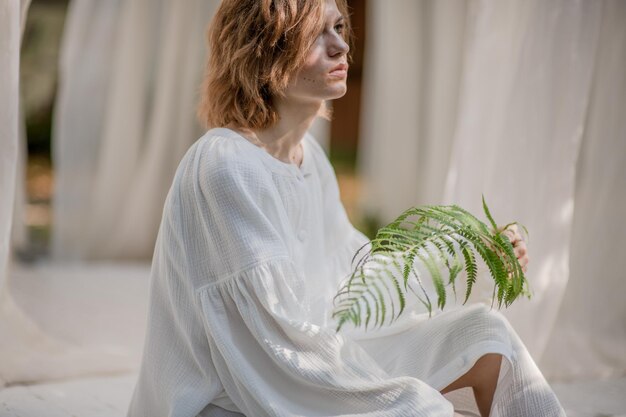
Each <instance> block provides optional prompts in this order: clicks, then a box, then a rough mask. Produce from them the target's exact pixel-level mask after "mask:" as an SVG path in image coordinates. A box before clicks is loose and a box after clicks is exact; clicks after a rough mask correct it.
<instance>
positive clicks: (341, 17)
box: [335, 14, 344, 23]
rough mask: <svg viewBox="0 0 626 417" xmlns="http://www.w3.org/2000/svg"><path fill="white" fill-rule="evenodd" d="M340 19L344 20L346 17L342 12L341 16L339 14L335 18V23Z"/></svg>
mask: <svg viewBox="0 0 626 417" xmlns="http://www.w3.org/2000/svg"><path fill="white" fill-rule="evenodd" d="M340 20H344V17H343V15H342V14H340V15H339V16H337V18H336V19H335V23H337V22H339V21H340Z"/></svg>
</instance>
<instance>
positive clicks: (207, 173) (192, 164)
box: [174, 129, 272, 195]
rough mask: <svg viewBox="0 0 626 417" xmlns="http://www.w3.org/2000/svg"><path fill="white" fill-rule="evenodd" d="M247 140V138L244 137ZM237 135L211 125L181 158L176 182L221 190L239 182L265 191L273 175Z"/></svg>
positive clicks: (187, 186) (240, 185) (186, 186)
mask: <svg viewBox="0 0 626 417" xmlns="http://www.w3.org/2000/svg"><path fill="white" fill-rule="evenodd" d="M243 140H245V139H243ZM243 145H244V144H242V143H241V142H240V141H238V140H237V139H236V138H233V137H229V136H227V135H225V134H223V132H222V131H221V130H220V129H211V130H209V131H207V132H206V133H205V134H204V135H202V136H201V137H200V138H199V139H198V140H196V141H195V142H194V143H193V144H192V145H191V146H190V147H189V149H188V150H187V152H186V153H185V154H184V156H183V158H182V159H181V161H180V163H179V166H178V169H177V172H176V176H175V180H174V182H175V184H174V185H175V186H178V187H181V188H182V189H183V190H184V189H188V190H189V191H192V190H193V189H200V190H202V191H203V192H204V193H209V194H214V195H216V194H219V193H221V192H223V191H224V190H232V189H233V187H235V186H237V187H238V188H241V189H242V191H243V190H244V189H248V190H256V191H257V192H258V191H261V190H263V189H269V188H271V184H272V176H271V173H269V172H268V171H267V169H265V167H264V166H263V164H262V162H261V161H259V158H258V157H256V155H254V153H253V152H251V151H250V149H248V148H247V147H246V146H243Z"/></svg>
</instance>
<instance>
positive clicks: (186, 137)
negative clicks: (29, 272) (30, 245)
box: [52, 0, 219, 259]
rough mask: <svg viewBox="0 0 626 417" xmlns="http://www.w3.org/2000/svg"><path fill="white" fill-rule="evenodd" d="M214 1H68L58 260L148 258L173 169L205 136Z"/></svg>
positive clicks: (59, 119)
mask: <svg viewBox="0 0 626 417" xmlns="http://www.w3.org/2000/svg"><path fill="white" fill-rule="evenodd" d="M218 3H219V2H218V1H216V0H212V1H203V0H195V1H186V2H177V1H171V0H167V1H166V0H159V1H153V0H135V1H129V2H121V1H115V2H99V1H96V0H74V1H73V2H71V3H70V8H69V14H68V26H67V31H66V32H65V35H64V43H63V48H62V54H63V58H62V65H61V72H60V77H61V79H60V91H59V96H58V102H57V104H58V105H57V113H56V116H55V121H56V129H55V132H54V136H53V146H54V162H55V168H56V174H57V189H56V190H55V196H54V201H53V207H54V216H53V225H54V232H53V242H52V250H53V254H54V256H55V258H57V259H89V258H92V259H93V258H118V259H119V258H149V257H150V256H151V255H152V250H153V245H154V239H155V238H156V233H157V229H158V223H159V221H160V216H161V208H162V205H163V200H164V198H165V194H166V193H167V190H168V188H169V185H170V183H171V177H172V175H173V172H174V170H175V168H176V165H177V163H178V161H179V160H180V158H181V157H182V154H183V153H184V152H185V150H186V149H187V148H188V147H189V145H190V144H191V143H192V142H193V141H195V140H196V139H197V138H198V137H199V135H200V134H201V129H200V128H199V126H198V125H197V124H196V122H195V109H194V106H195V103H196V99H197V92H198V87H199V83H200V79H201V75H202V72H203V69H204V60H205V29H206V25H207V23H208V21H209V20H210V18H211V16H212V14H213V11H214V9H215V7H216V6H217V4H218Z"/></svg>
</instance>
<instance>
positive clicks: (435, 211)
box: [332, 196, 530, 331]
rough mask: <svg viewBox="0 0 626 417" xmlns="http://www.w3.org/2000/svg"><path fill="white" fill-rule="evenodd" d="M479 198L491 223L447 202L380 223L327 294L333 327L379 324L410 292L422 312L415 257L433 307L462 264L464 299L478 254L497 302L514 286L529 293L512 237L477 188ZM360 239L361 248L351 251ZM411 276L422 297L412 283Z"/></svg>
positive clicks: (394, 314) (441, 302)
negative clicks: (427, 281) (430, 290)
mask: <svg viewBox="0 0 626 417" xmlns="http://www.w3.org/2000/svg"><path fill="white" fill-rule="evenodd" d="M482 203H483V209H484V212H485V216H486V217H487V219H488V221H489V224H490V225H491V227H489V226H487V225H486V224H485V223H483V222H482V221H480V220H479V219H477V218H476V217H475V216H473V215H472V214H471V213H469V212H468V211H466V210H464V209H463V208H461V207H459V206H456V205H450V206H421V207H411V208H409V209H408V210H405V211H404V212H403V213H402V214H401V215H400V216H398V217H397V218H396V219H395V220H394V221H393V222H391V223H389V224H388V225H386V226H384V227H382V228H380V229H379V230H378V232H377V233H376V236H375V237H374V238H373V239H372V240H370V241H369V242H368V243H367V244H365V245H363V246H361V248H359V249H358V250H357V253H355V255H354V256H353V258H352V263H351V265H352V268H353V271H352V272H351V274H349V275H348V276H347V279H346V280H345V281H344V282H343V284H342V285H341V286H340V289H339V291H338V292H337V295H335V297H334V300H333V302H334V306H335V308H334V311H333V314H332V315H333V317H334V318H336V320H337V324H338V325H337V331H339V330H340V329H341V327H342V326H343V325H344V324H345V323H347V322H350V323H352V324H353V325H354V326H356V327H359V326H361V325H364V326H365V328H366V329H367V328H368V326H370V324H371V325H372V326H374V327H381V326H383V325H384V324H385V323H387V324H391V323H393V322H394V321H395V320H396V319H397V318H398V317H399V316H400V315H401V314H402V313H403V312H404V311H405V309H406V305H407V299H408V298H407V297H408V296H409V295H410V294H412V295H414V296H415V297H417V299H418V300H419V301H420V302H421V303H422V304H423V305H424V306H425V307H426V308H427V310H428V312H429V315H430V314H431V312H432V303H431V299H430V297H429V295H428V292H427V291H426V289H425V287H424V285H423V282H422V278H421V276H420V274H419V273H418V271H417V269H416V263H420V264H421V265H423V266H424V267H425V269H426V271H427V272H428V274H429V275H430V279H431V281H432V284H433V288H434V290H435V294H436V297H437V300H436V302H437V307H438V308H439V309H443V308H444V307H445V304H446V301H447V300H446V298H447V295H446V286H448V285H451V286H452V290H453V291H454V295H455V297H456V287H455V285H456V284H455V281H456V280H457V277H458V276H459V274H460V272H461V271H465V272H466V280H467V282H466V283H467V286H466V292H465V300H464V301H463V304H465V303H466V302H467V300H468V299H469V296H470V294H471V291H472V287H473V285H474V284H475V283H476V280H477V278H478V266H477V261H478V259H480V260H482V261H483V262H484V263H485V265H486V266H487V268H488V269H489V274H490V276H491V278H492V279H493V280H494V283H495V285H494V294H493V300H494V301H495V300H496V299H497V301H498V306H499V307H501V305H502V304H503V303H504V305H506V306H507V307H508V306H510V304H511V303H512V302H513V301H514V300H516V299H517V297H519V295H521V294H524V295H527V296H529V297H530V293H529V292H528V290H527V285H528V282H527V281H526V278H525V276H524V273H523V271H522V268H521V266H520V264H519V262H518V261H517V258H516V256H515V252H514V250H513V245H512V244H511V242H510V241H509V239H508V238H507V237H506V235H504V234H502V230H504V228H506V226H505V227H504V228H500V229H499V228H498V227H497V223H496V222H495V221H494V219H493V217H492V215H491V213H490V211H489V208H488V206H487V203H486V202H485V198H484V196H483V199H482ZM510 224H513V223H510ZM510 224H509V225H510ZM507 226H508V225H507ZM522 227H523V226H522ZM523 228H524V230H526V228H525V227H523ZM526 232H528V231H527V230H526ZM366 246H369V250H367V251H365V253H363V254H361V256H360V258H359V254H360V253H361V252H362V251H363V249H364V248H365V247H366ZM357 258H358V260H357ZM355 260H356V263H355ZM445 274H447V278H448V279H447V281H446V280H444V275H445ZM416 284H417V286H419V289H420V290H421V292H422V294H423V295H424V298H422V296H421V295H420V294H419V293H418V291H416V290H415V288H414V286H415V285H416ZM409 293H410V294H409ZM363 314H364V315H365V318H364V319H363V317H362V315H363Z"/></svg>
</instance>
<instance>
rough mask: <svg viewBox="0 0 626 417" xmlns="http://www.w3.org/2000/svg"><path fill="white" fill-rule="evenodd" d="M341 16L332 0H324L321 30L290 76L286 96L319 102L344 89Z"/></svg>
mask: <svg viewBox="0 0 626 417" xmlns="http://www.w3.org/2000/svg"><path fill="white" fill-rule="evenodd" d="M343 21H344V17H343V16H342V15H341V13H340V12H339V10H338V9H337V5H336V4H335V0H326V10H325V24H324V30H323V31H322V33H320V34H319V36H318V37H317V39H316V40H315V42H314V43H313V45H312V46H311V49H310V50H309V53H308V56H307V59H306V62H305V63H304V65H303V66H302V68H301V69H300V70H299V71H298V73H296V75H295V76H294V77H293V78H292V79H291V81H290V82H289V85H288V87H287V89H286V90H285V96H286V98H287V99H295V100H298V101H306V102H313V101H314V102H320V103H321V102H322V101H324V100H331V99H335V98H339V97H341V96H343V95H344V94H345V93H346V90H347V86H346V78H347V76H348V64H347V54H348V51H349V49H350V48H349V47H348V44H347V43H346V42H345V41H344V39H343V36H342V35H343V30H344V24H343Z"/></svg>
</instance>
